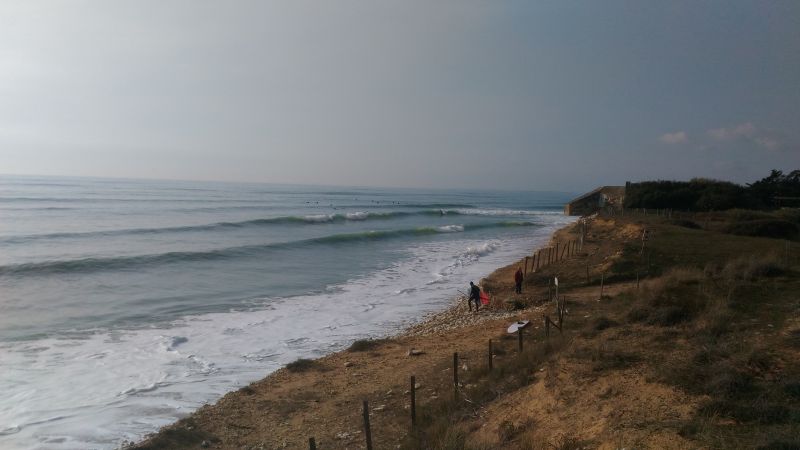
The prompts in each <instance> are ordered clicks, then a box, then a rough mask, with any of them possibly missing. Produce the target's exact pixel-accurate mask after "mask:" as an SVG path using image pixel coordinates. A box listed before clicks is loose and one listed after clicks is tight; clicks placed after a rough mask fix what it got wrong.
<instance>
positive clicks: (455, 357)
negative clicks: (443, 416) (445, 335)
mask: <svg viewBox="0 0 800 450" xmlns="http://www.w3.org/2000/svg"><path fill="white" fill-rule="evenodd" d="M453 398H455V399H456V400H458V352H455V353H453Z"/></svg>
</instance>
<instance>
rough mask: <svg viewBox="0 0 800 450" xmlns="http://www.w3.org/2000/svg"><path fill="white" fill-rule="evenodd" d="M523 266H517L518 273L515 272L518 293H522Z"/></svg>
mask: <svg viewBox="0 0 800 450" xmlns="http://www.w3.org/2000/svg"><path fill="white" fill-rule="evenodd" d="M523 278H524V277H523V275H522V267H518V268H517V273H515V274H514V284H516V291H517V294H522V280H523Z"/></svg>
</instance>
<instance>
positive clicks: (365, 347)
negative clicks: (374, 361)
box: [347, 339, 386, 352]
mask: <svg viewBox="0 0 800 450" xmlns="http://www.w3.org/2000/svg"><path fill="white" fill-rule="evenodd" d="M384 342H386V340H385V339H359V340H357V341H355V342H353V344H352V345H350V347H349V348H348V349H347V351H348V352H366V351H369V350H373V349H375V348H378V347H380V346H381V344H383V343H384Z"/></svg>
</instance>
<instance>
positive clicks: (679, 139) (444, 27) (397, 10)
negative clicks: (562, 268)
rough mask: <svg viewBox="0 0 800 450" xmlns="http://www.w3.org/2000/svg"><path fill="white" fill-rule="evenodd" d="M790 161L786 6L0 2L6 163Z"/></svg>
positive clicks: (98, 166) (594, 180) (699, 171)
mask: <svg viewBox="0 0 800 450" xmlns="http://www.w3.org/2000/svg"><path fill="white" fill-rule="evenodd" d="M772 168H778V169H783V170H791V169H798V168H800V2H798V1H797V0H788V1H785V2H779V1H748V2H743V1H730V0H725V1H694V0H692V1H686V2H682V1H668V2H665V1H652V2H645V1H640V0H632V1H627V2H618V1H561V0H559V1H547V2H544V1H520V2H513V1H510V2H504V1H482V2H471V1H430V0H424V1H419V2H411V1H373V0H364V1H359V2H353V1H338V0H337V1H323V0H319V1H313V2H305V1H297V0H291V1H289V0H287V1H280V2H277V1H274V2H268V1H260V0H259V1H252V2H249V1H215V2H210V1H196V0H191V1H169V0H158V1H142V0H137V1H109V0H96V1H77V0H72V1H56V0H52V1H47V2H42V1H32V0H23V1H11V0H3V1H2V2H1V3H0V173H7V174H9V173H10V174H58V175H92V176H112V177H135V178H139V177H147V178H175V179H200V180H205V179H208V180H232V181H265V182H281V183H283V182H286V183H314V184H345V185H382V186H418V187H465V186H476V187H490V188H491V187H493V188H523V189H554V190H569V191H579V190H584V189H587V188H590V187H593V186H594V185H598V184H621V183H624V182H625V181H626V180H632V181H634V180H640V179H649V178H667V179H687V178H690V177H694V176H707V177H716V178H722V179H729V180H733V181H738V182H749V181H754V180H755V179H758V178H761V177H763V176H765V175H766V174H767V173H768V171H769V169H772Z"/></svg>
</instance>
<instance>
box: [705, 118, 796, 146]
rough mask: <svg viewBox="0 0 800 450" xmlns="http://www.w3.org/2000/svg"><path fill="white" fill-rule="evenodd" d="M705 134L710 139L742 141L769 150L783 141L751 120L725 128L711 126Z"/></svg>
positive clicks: (780, 144) (781, 144)
mask: <svg viewBox="0 0 800 450" xmlns="http://www.w3.org/2000/svg"><path fill="white" fill-rule="evenodd" d="M706 134H707V135H708V137H709V138H710V139H711V140H712V141H717V142H733V141H744V142H749V143H752V144H754V145H755V146H757V147H759V148H762V149H765V150H769V151H776V150H780V148H781V147H782V146H783V142H782V141H781V139H779V138H778V137H777V136H776V135H775V133H774V132H771V131H768V130H764V129H762V128H759V127H757V126H755V125H753V123H752V122H745V123H741V124H739V125H735V126H732V127H727V128H712V129H710V130H708V131H706Z"/></svg>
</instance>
